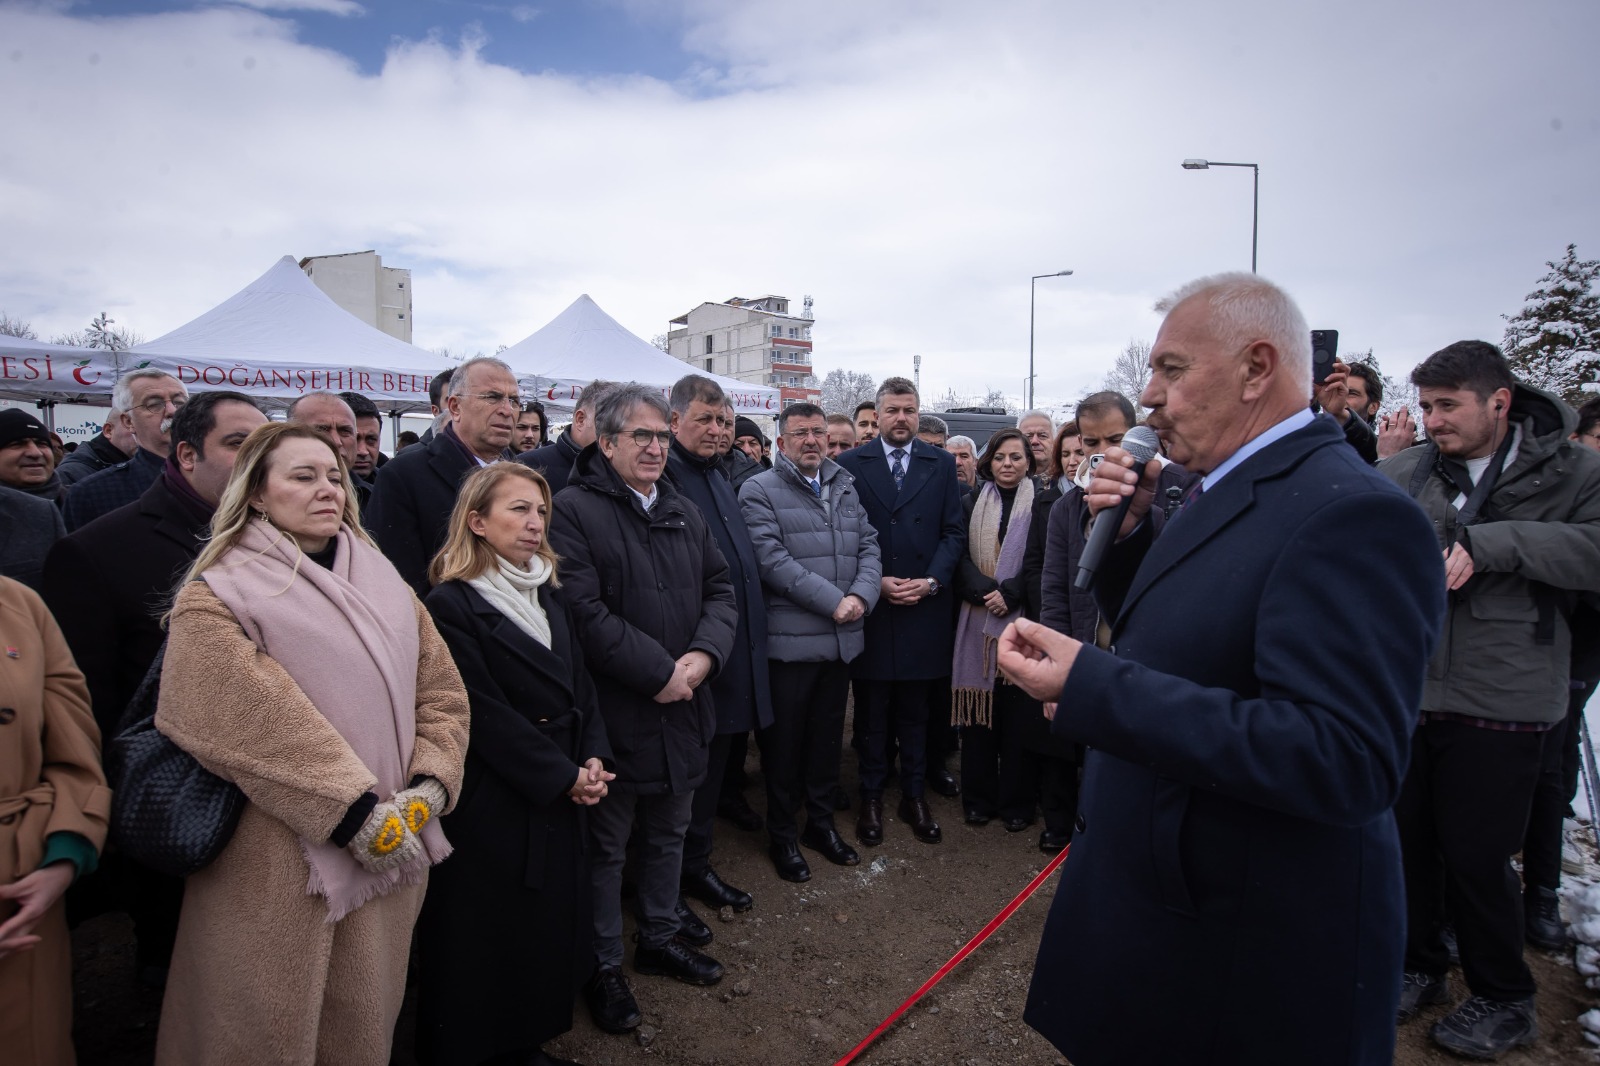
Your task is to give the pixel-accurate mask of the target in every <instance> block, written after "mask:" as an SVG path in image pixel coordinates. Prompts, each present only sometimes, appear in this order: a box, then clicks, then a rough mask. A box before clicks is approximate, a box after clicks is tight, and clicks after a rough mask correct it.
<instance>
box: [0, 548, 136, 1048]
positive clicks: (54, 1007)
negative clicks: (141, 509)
mask: <svg viewBox="0 0 1600 1066" xmlns="http://www.w3.org/2000/svg"><path fill="white" fill-rule="evenodd" d="M0 649H3V657H0V1049H3V1050H0V1058H3V1059H4V1060H5V1062H7V1063H8V1064H11V1066H61V1064H70V1063H72V1061H73V1053H72V959H71V944H70V943H69V941H68V939H67V921H66V917H65V914H64V907H63V906H62V903H61V896H62V894H63V893H65V892H66V890H67V886H68V885H70V884H71V883H72V881H73V878H75V877H76V876H77V875H79V874H83V873H88V872H89V871H91V870H93V869H94V866H95V861H96V858H97V856H98V853H99V849H100V847H101V845H103V844H104V843H105V839H106V822H107V818H108V817H109V815H110V811H111V791H110V790H109V789H107V788H106V779H105V775H104V774H103V773H101V772H100V730H99V729H98V728H96V726H95V724H94V716H93V715H92V714H90V713H89V690H88V688H87V687H85V685H84V683H83V675H82V674H81V673H79V672H78V668H77V666H76V665H74V663H73V661H72V653H71V652H70V651H68V650H67V642H66V641H65V640H64V639H63V638H62V636H61V630H60V629H58V628H57V627H56V622H55V619H54V618H52V617H51V616H50V612H49V611H47V610H46V609H45V606H44V603H43V601H41V600H40V599H39V597H38V596H37V595H35V594H34V592H33V591H32V590H31V589H28V588H25V587H23V586H22V585H20V584H18V583H17V582H15V581H12V580H11V579H10V578H0Z"/></svg>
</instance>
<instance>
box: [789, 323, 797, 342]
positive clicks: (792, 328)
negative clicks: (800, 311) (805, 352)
mask: <svg viewBox="0 0 1600 1066" xmlns="http://www.w3.org/2000/svg"><path fill="white" fill-rule="evenodd" d="M789 336H790V337H793V338H795V339H796V340H798V339H799V338H800V327H799V326H790V327H789Z"/></svg>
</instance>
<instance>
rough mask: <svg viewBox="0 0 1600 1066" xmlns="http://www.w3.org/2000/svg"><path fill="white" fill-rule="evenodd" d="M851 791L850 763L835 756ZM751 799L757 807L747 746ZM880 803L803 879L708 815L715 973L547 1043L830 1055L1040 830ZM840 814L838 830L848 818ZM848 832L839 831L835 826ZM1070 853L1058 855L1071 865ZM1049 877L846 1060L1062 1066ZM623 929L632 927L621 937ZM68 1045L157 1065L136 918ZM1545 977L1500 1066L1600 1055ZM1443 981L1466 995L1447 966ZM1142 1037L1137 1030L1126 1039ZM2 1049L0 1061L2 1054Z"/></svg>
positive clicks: (661, 985)
mask: <svg viewBox="0 0 1600 1066" xmlns="http://www.w3.org/2000/svg"><path fill="white" fill-rule="evenodd" d="M845 761H846V767H845V772H846V776H847V784H848V785H853V783H854V781H853V775H854V759H853V756H852V755H851V754H850V753H849V750H848V748H847V749H846V756H845ZM750 769H751V777H752V782H753V783H752V786H751V788H750V789H749V790H748V794H749V796H750V799H751V801H752V803H754V804H755V805H756V806H757V807H758V809H759V807H760V806H761V800H760V777H759V774H758V773H757V767H756V760H755V756H754V754H753V753H752V756H751V762H750ZM888 799H889V802H888V803H887V804H886V807H887V808H888V810H887V811H886V815H887V818H886V824H885V828H884V843H883V845H882V846H881V847H878V848H861V849H859V850H860V851H861V852H862V864H861V865H860V866H858V867H853V868H841V867H836V866H832V865H830V864H829V863H827V862H826V861H825V860H823V859H822V858H821V857H820V856H818V855H816V854H815V853H811V852H807V858H808V861H810V864H811V871H812V879H811V881H810V882H809V883H807V884H804V885H793V884H789V883H787V882H784V881H780V880H779V879H778V878H777V876H776V875H775V874H774V873H773V872H772V868H771V864H770V863H769V862H768V860H767V858H766V850H765V845H766V840H765V834H764V833H761V832H753V833H746V832H741V831H739V830H738V829H735V828H734V827H733V826H731V825H729V824H727V823H726V822H720V821H719V823H718V830H717V832H718V844H717V854H716V863H717V869H718V871H719V872H720V873H721V874H722V876H723V877H724V878H725V879H726V880H727V881H729V882H730V883H732V884H735V885H738V886H740V887H742V888H744V889H746V890H747V891H749V892H750V893H751V894H752V895H754V896H755V900H756V903H755V907H754V908H753V909H752V910H750V911H749V912H747V913H745V914H742V915H739V916H737V917H735V916H733V915H732V914H731V912H730V913H728V914H727V915H726V919H727V920H719V919H718V916H716V915H712V914H709V913H707V912H706V910H705V908H702V907H699V905H697V904H696V905H695V906H696V908H697V909H698V910H699V911H700V913H701V915H702V916H703V917H705V918H706V919H707V920H708V921H709V923H710V925H711V927H712V929H713V930H714V932H715V934H716V940H715V942H714V943H713V944H712V945H711V946H710V947H709V948H707V949H706V950H707V951H708V953H710V954H711V955H713V956H714V957H715V958H717V959H718V960H719V961H721V962H722V964H723V966H724V967H725V968H726V970H727V976H726V977H725V978H724V979H723V980H722V982H721V984H719V985H717V986H716V987H713V988H691V987H689V986H687V985H683V984H679V983H678V982H676V981H673V980H671V979H669V978H663V977H644V976H640V975H637V974H632V973H630V974H629V980H630V981H631V982H632V984H633V989H634V994H635V995H636V996H637V997H638V1000H639V1004H640V1007H641V1009H642V1011H643V1013H644V1018H645V1022H644V1025H643V1026H641V1027H640V1030H639V1031H638V1032H637V1033H636V1034H634V1035H630V1036H611V1035H608V1034H606V1033H603V1032H601V1031H600V1030H599V1029H597V1028H595V1026H594V1025H593V1024H592V1023H591V1022H590V1021H589V1018H588V1014H587V1012H586V1011H585V1010H584V1008H583V1007H582V1005H581V1004H580V1005H579V1007H578V1008H577V1011H576V1016H575V1025H574V1028H573V1030H572V1032H570V1033H568V1034H567V1035H566V1036H564V1037H563V1038H561V1039H560V1040H559V1041H556V1042H555V1043H553V1044H551V1045H549V1046H548V1048H547V1050H549V1051H550V1052H552V1053H554V1054H559V1055H562V1056H564V1057H567V1058H572V1059H577V1060H578V1061H580V1062H583V1063H585V1064H588V1066H619V1064H622V1063H640V1062H660V1063H682V1064H695V1066H747V1064H764V1063H778V1062H782V1063H805V1064H812V1063H816V1064H823V1066H826V1064H830V1063H836V1062H837V1061H838V1060H839V1059H840V1058H841V1057H843V1056H844V1055H845V1054H847V1053H848V1052H849V1051H850V1050H851V1049H852V1048H853V1047H854V1046H855V1045H856V1043H857V1042H858V1041H860V1040H861V1039H863V1038H864V1037H865V1036H866V1035H867V1034H868V1033H870V1032H871V1031H872V1030H873V1029H874V1028H875V1027H876V1026H877V1025H878V1023H879V1022H880V1021H881V1020H882V1019H884V1018H885V1017H887V1016H888V1015H889V1014H890V1013H891V1012H892V1011H893V1010H894V1009H895V1008H896V1007H897V1006H899V1004H900V1003H901V1002H902V1001H903V1000H904V999H905V998H906V997H907V996H909V995H910V994H911V993H912V992H914V991H915V990H916V989H917V987H918V986H919V985H920V984H921V983H922V982H923V981H924V980H926V979H927V978H928V977H929V976H930V975H932V973H933V972H934V971H935V970H936V969H938V967H939V966H940V965H941V964H943V963H944V962H945V960H946V959H948V958H949V957H950V956H951V955H953V954H954V953H955V952H956V951H957V950H958V949H959V948H960V947H961V946H962V945H963V944H964V943H966V941H967V940H968V939H969V938H971V937H972V936H973V935H974V934H975V933H977V932H978V930H979V929H981V928H982V927H983V926H984V924H985V923H987V922H988V920H989V919H990V918H992V917H993V916H994V915H995V914H996V913H997V912H998V911H999V910H1000V909H1001V908H1002V907H1003V906H1005V904H1006V903H1007V902H1009V901H1010V899H1011V898H1012V896H1014V895H1015V894H1016V893H1017V892H1019V891H1020V890H1021V889H1022V888H1023V887H1024V886H1025V885H1026V884H1027V883H1028V882H1029V880H1030V879H1031V878H1032V877H1033V876H1034V875H1035V874H1037V873H1038V872H1039V871H1040V870H1041V869H1042V868H1043V866H1044V863H1045V862H1046V857H1045V856H1044V855H1042V854H1041V853H1040V852H1039V850H1038V847H1037V842H1038V830H1037V827H1036V828H1035V829H1032V830H1029V831H1027V832H1022V833H1015V834H1013V833H1007V832H1006V831H1005V829H1004V828H1003V827H1002V826H1001V825H1000V823H998V822H992V823H990V824H989V825H988V826H986V827H984V828H981V829H974V828H970V827H968V826H966V825H964V824H963V823H962V821H961V807H960V803H959V801H958V800H954V799H944V798H942V797H938V796H932V795H930V802H931V803H932V805H933V808H934V812H935V815H936V816H937V817H938V818H939V821H940V823H941V824H942V825H943V827H944V842H943V843H942V844H939V845H934V846H930V845H926V844H920V843H918V842H917V841H916V840H915V839H914V838H913V837H912V836H911V833H910V830H908V829H907V828H906V827H905V826H904V825H903V824H902V823H901V822H900V821H899V819H897V818H895V817H894V816H893V809H894V804H895V802H896V800H897V797H896V795H895V794H894V793H893V792H891V793H890V794H889V797H888ZM853 824H854V823H853V814H851V813H850V812H841V814H840V816H839V825H840V828H841V830H843V829H845V828H846V827H847V826H853ZM846 835H847V836H849V835H851V834H849V833H846ZM1071 861H1072V859H1071V857H1070V856H1069V857H1068V859H1067V862H1071ZM1054 889H1055V878H1054V877H1052V878H1051V880H1050V881H1048V882H1046V883H1045V884H1044V885H1043V886H1041V888H1040V889H1039V891H1038V892H1037V893H1036V894H1035V895H1034V896H1033V898H1032V899H1030V900H1029V901H1028V902H1027V903H1026V904H1024V905H1023V907H1022V908H1021V909H1020V910H1018V911H1017V913H1016V914H1015V915H1014V916H1013V917H1012V918H1011V920H1010V921H1009V922H1008V923H1007V924H1006V925H1005V926H1003V927H1002V928H1001V929H1000V930H999V931H998V932H996V933H995V934H994V935H993V936H992V937H990V939H989V940H988V941H987V942H986V943H985V944H984V945H983V946H982V947H981V948H979V949H978V950H977V951H976V952H974V953H973V954H972V955H971V956H970V957H969V958H968V959H967V960H966V961H965V962H963V963H962V965H961V966H960V967H959V968H957V969H956V970H955V971H954V972H953V973H951V974H950V975H949V976H948V977H946V978H945V980H944V981H943V982H942V983H941V984H940V985H938V986H937V987H936V988H935V989H934V990H933V991H931V992H930V993H928V995H927V996H926V997H924V998H923V999H922V1000H921V1001H919V1002H918V1003H917V1004H916V1006H914V1007H913V1008H911V1010H910V1011H908V1012H907V1014H906V1015H905V1016H904V1017H902V1018H901V1020H900V1021H899V1022H898V1023H897V1024H896V1025H895V1026H894V1027H893V1028H892V1029H890V1030H889V1031H888V1032H886V1033H885V1034H884V1035H883V1036H882V1037H880V1038H879V1039H878V1041H877V1043H875V1044H874V1045H873V1046H872V1048H871V1049H869V1050H868V1051H866V1052H864V1053H863V1054H862V1055H861V1057H860V1058H859V1059H857V1060H856V1061H857V1062H860V1063H863V1064H870V1066H889V1064H896V1066H900V1064H906V1066H909V1064H918V1066H923V1064H926V1066H1002V1064H1013V1063H1017V1064H1021V1063H1038V1064H1041V1066H1046V1064H1056V1063H1064V1062H1065V1061H1066V1060H1065V1059H1063V1058H1062V1057H1061V1056H1060V1055H1059V1054H1058V1053H1057V1052H1056V1051H1055V1050H1054V1049H1053V1048H1052V1047H1051V1046H1050V1045H1049V1044H1048V1043H1047V1042H1046V1041H1045V1040H1044V1039H1043V1038H1042V1037H1040V1036H1039V1035H1038V1034H1037V1033H1035V1032H1034V1031H1033V1030H1032V1029H1030V1028H1028V1026H1027V1025H1025V1024H1024V1023H1023V1021H1022V1008H1023V1004H1024V1002H1025V1000H1026V997H1027V990H1028V981H1029V977H1030V976H1031V973H1032V968H1033V957H1034V952H1035V950H1036V948H1037V946H1038V942H1039V934H1040V931H1041V930H1042V929H1043V926H1044V918H1045V913H1046V911H1047V910H1048V908H1049V906H1050V901H1051V898H1052V896H1053V894H1054ZM629 936H630V937H631V929H630V931H629ZM74 955H75V965H76V971H75V972H76V975H77V991H78V1005H77V1007H78V1015H77V1017H78V1048H79V1062H80V1063H81V1064H83V1066H137V1064H141V1063H147V1062H149V1061H150V1059H151V1055H152V1050H153V1048H154V1043H155V1028H156V1021H157V1018H158V1014H159V1010H160V1000H159V996H158V995H157V994H156V993H153V992H149V991H145V990H142V989H139V988H137V987H136V986H135V984H134V981H133V939H132V932H131V927H130V926H129V924H128V922H127V920H126V918H124V917H122V916H120V915H107V916H102V917H100V918H96V919H94V920H93V921H90V922H87V923H85V924H84V925H83V926H81V927H80V928H79V929H78V930H77V931H76V933H75V934H74ZM1529 960H1530V963H1531V965H1532V966H1533V969H1534V974H1535V977H1536V978H1537V980H1538V982H1539V988H1540V995H1539V1025H1540V1031H1541V1034H1542V1038H1541V1040H1540V1041H1539V1043H1538V1045H1537V1046H1536V1047H1535V1048H1533V1049H1531V1050H1529V1051H1525V1052H1517V1053H1514V1054H1511V1055H1508V1056H1506V1057H1505V1058H1504V1059H1502V1060H1501V1061H1502V1062H1503V1063H1505V1064H1507V1066H1556V1064H1563V1066H1572V1064H1574V1063H1584V1062H1595V1063H1600V1055H1596V1054H1595V1053H1594V1052H1593V1051H1592V1050H1590V1049H1589V1048H1588V1046H1587V1045H1586V1044H1585V1042H1584V1040H1583V1038H1582V1036H1581V1034H1580V1031H1579V1028H1578V1025H1577V1022H1576V1018H1577V1017H1578V1015H1579V1014H1581V1013H1582V1012H1583V1011H1585V1010H1587V1009H1589V1008H1590V1007H1593V1006H1597V1005H1600V996H1596V994H1594V993H1591V992H1589V991H1588V990H1586V989H1584V988H1583V986H1582V983H1581V981H1580V979H1579V977H1578V974H1577V972H1576V970H1575V969H1574V968H1573V965H1572V959H1571V956H1570V953H1569V954H1568V956H1567V957H1566V958H1565V959H1557V958H1556V957H1555V956H1552V955H1548V954H1544V953H1540V952H1531V951H1530V952H1529ZM1452 990H1453V991H1454V992H1455V993H1456V994H1457V995H1458V996H1460V997H1464V996H1465V995H1466V992H1465V986H1464V985H1463V984H1462V983H1461V979H1460V974H1459V972H1457V973H1454V974H1453V975H1452ZM1447 1009H1448V1008H1445V1007H1437V1008H1432V1009H1431V1010H1430V1011H1429V1012H1428V1013H1427V1014H1425V1015H1424V1016H1422V1017H1421V1018H1419V1019H1416V1020H1413V1021H1412V1022H1411V1023H1410V1024H1408V1025H1407V1026H1406V1027H1404V1028H1403V1029H1402V1030H1401V1033H1400V1046H1399V1048H1398V1050H1397V1052H1396V1055H1395V1063H1396V1064H1397V1066H1424V1064H1434V1063H1446V1062H1456V1061H1458V1060H1456V1059H1453V1058H1451V1057H1450V1056H1448V1055H1446V1054H1445V1053H1443V1052H1441V1051H1439V1050H1437V1049H1435V1048H1433V1047H1432V1045H1431V1044H1430V1043H1429V1042H1428V1038H1427V1030H1428V1026H1429V1025H1430V1024H1431V1023H1432V1022H1433V1021H1434V1020H1435V1019H1436V1018H1438V1017H1440V1016H1442V1015H1443V1014H1444V1013H1445V1012H1446V1010H1447ZM410 1026H411V1017H410V1010H409V1009H408V1010H407V1012H406V1014H405V1015H404V1016H403V1017H402V1019H401V1023H400V1028H399V1032H398V1034H397V1038H396V1042H395V1055H394V1063H395V1064H396V1066H411V1064H412V1063H413V1062H414V1060H413V1058H412V1054H411V1032H410ZM1128 1038H1129V1039H1130V1040H1138V1039H1139V1036H1138V1034H1137V1033H1130V1034H1128ZM0 1058H3V1056H0Z"/></svg>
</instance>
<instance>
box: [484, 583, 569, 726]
mask: <svg viewBox="0 0 1600 1066" xmlns="http://www.w3.org/2000/svg"><path fill="white" fill-rule="evenodd" d="M464 587H466V589H467V591H468V592H469V593H471V599H472V609H473V610H474V611H475V612H477V614H478V615H479V616H480V617H482V618H483V619H484V621H485V626H486V627H487V628H488V630H489V634H490V635H491V636H492V637H494V639H495V640H496V641H497V642H498V643H499V644H500V645H501V646H502V647H504V648H505V649H506V650H507V651H509V652H511V653H512V654H513V655H515V656H516V657H517V658H519V659H521V660H522V661H523V662H524V663H526V664H527V666H528V667H529V668H530V669H532V670H534V671H535V672H536V673H538V674H540V675H541V676H542V677H544V678H546V679H547V680H548V681H549V682H550V683H551V684H553V685H555V686H556V687H557V688H558V689H559V690H560V691H562V692H565V693H566V694H567V699H568V701H569V702H570V701H571V700H572V699H573V693H572V667H571V664H570V663H568V662H564V661H563V660H562V659H561V658H560V657H558V656H557V655H556V653H555V651H553V650H552V648H558V649H561V650H563V651H565V650H566V649H567V648H568V640H569V634H568V632H567V618H566V612H565V611H563V610H561V608H560V607H559V606H558V605H556V604H554V603H552V602H551V599H550V590H549V587H548V586H546V587H543V588H541V589H539V605H540V606H541V607H543V608H544V613H545V617H546V618H547V619H549V621H550V644H551V648H546V647H545V646H544V645H542V644H540V643H539V642H538V641H537V640H534V639H533V638H532V637H530V636H528V634H526V633H524V632H523V631H522V629H521V627H519V626H518V625H517V624H516V623H515V622H513V621H512V620H511V619H509V618H507V617H506V616H505V615H503V614H501V613H500V610H499V608H497V607H495V606H494V605H493V604H491V603H490V602H489V601H488V600H486V599H484V598H483V597H482V596H480V595H478V590H477V589H474V588H472V587H471V586H470V585H467V586H464Z"/></svg>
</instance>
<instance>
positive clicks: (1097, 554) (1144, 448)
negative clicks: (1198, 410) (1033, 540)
mask: <svg viewBox="0 0 1600 1066" xmlns="http://www.w3.org/2000/svg"><path fill="white" fill-rule="evenodd" d="M1122 450H1123V451H1125V452H1127V453H1128V454H1129V455H1131V456H1133V472H1134V473H1135V474H1136V475H1137V476H1138V477H1139V478H1140V479H1143V478H1144V471H1145V467H1147V466H1149V465H1150V460H1152V459H1154V458H1155V457H1156V455H1158V454H1159V453H1160V451H1161V438H1160V437H1158V436H1156V431H1155V430H1153V429H1151V428H1150V427H1149V426H1134V427H1133V428H1132V429H1130V430H1128V432H1127V434H1126V435H1125V436H1124V437H1123V438H1122ZM1134 491H1135V492H1137V491H1138V490H1137V489H1135V490H1134ZM1132 506H1133V495H1132V494H1131V493H1130V494H1129V495H1127V496H1124V497H1122V502H1121V503H1119V504H1117V506H1116V509H1115V510H1113V511H1101V512H1100V513H1099V514H1098V515H1096V516H1095V520H1094V528H1093V529H1092V530H1090V531H1089V543H1087V544H1085V545H1084V546H1083V555H1082V556H1081V557H1080V558H1079V559H1078V579H1077V581H1075V582H1073V584H1075V585H1076V586H1077V587H1078V588H1080V589H1086V588H1088V587H1089V586H1090V585H1092V584H1094V572H1095V571H1096V570H1098V569H1100V560H1101V559H1103V558H1104V557H1105V554H1106V550H1107V549H1108V548H1110V547H1111V545H1112V543H1113V542H1115V541H1116V539H1117V530H1119V529H1121V528H1122V520H1123V519H1124V518H1126V517H1127V516H1128V508H1129V507H1132Z"/></svg>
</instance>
